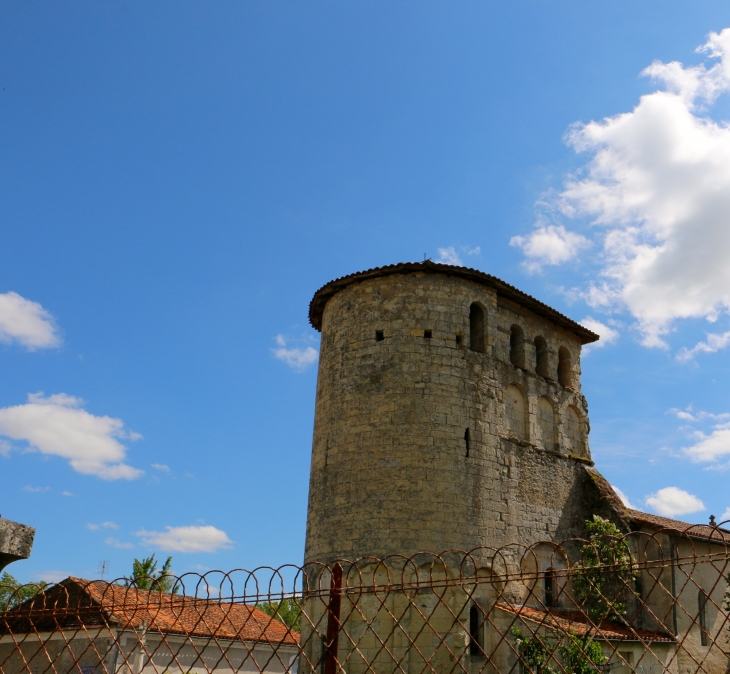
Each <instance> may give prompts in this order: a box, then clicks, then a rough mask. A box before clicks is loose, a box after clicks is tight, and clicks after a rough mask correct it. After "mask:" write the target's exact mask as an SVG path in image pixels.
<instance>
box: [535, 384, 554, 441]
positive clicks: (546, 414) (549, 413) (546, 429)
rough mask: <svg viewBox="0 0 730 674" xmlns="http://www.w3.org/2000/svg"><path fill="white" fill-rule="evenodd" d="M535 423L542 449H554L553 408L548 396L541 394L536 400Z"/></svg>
mask: <svg viewBox="0 0 730 674" xmlns="http://www.w3.org/2000/svg"><path fill="white" fill-rule="evenodd" d="M537 425H538V427H539V429H540V440H541V441H542V446H543V449H547V450H551V451H553V450H555V448H556V445H557V438H556V437H555V408H554V407H553V403H552V402H551V400H550V398H547V397H545V396H541V397H540V398H539V399H538V401H537Z"/></svg>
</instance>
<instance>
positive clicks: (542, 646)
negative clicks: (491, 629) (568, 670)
mask: <svg viewBox="0 0 730 674" xmlns="http://www.w3.org/2000/svg"><path fill="white" fill-rule="evenodd" d="M512 636H513V637H514V638H515V645H516V646H517V652H518V653H519V654H520V661H521V662H522V666H523V668H524V671H525V672H530V673H531V674H555V672H556V671H557V670H556V669H555V667H553V666H552V665H551V664H550V660H551V658H552V655H553V653H554V652H555V646H554V645H553V646H552V648H551V647H550V643H549V642H548V640H547V639H545V638H544V637H543V638H540V637H539V636H538V635H535V636H533V637H526V636H524V635H523V634H522V632H521V631H520V630H519V628H518V627H513V628H512Z"/></svg>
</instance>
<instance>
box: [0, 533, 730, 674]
mask: <svg viewBox="0 0 730 674" xmlns="http://www.w3.org/2000/svg"><path fill="white" fill-rule="evenodd" d="M729 551H730V533H727V532H726V531H724V530H723V529H721V528H718V527H707V526H704V527H699V528H697V529H696V530H693V529H688V530H686V531H685V532H683V533H678V532H676V531H657V532H652V533H645V532H635V533H632V534H629V535H627V536H622V537H617V536H613V535H609V534H606V533H603V534H601V533H600V532H599V533H598V534H596V535H595V536H592V537H591V539H590V540H577V539H576V540H569V541H564V542H563V543H562V544H560V545H558V544H555V543H550V542H545V543H539V544H536V545H531V546H529V547H523V546H518V545H511V546H507V547H505V548H501V549H498V550H497V549H488V548H480V549H476V550H472V551H470V552H463V551H455V550H452V551H447V552H443V553H440V554H431V553H422V554H418V555H414V556H411V557H398V556H392V557H388V558H385V559H378V558H364V559H359V560H357V561H344V560H340V561H338V562H333V563H329V564H309V565H307V566H305V567H296V566H286V567H281V568H277V569H273V568H259V569H256V570H254V571H244V570H236V571H231V572H228V573H222V572H217V571H215V572H209V573H206V574H204V575H194V574H186V575H184V576H180V577H169V578H165V579H164V582H162V584H158V585H157V586H155V582H154V581H152V580H151V579H145V582H144V583H140V585H146V586H149V585H150V584H151V585H152V587H148V589H142V588H141V587H139V586H137V585H135V584H133V583H130V582H129V581H125V580H124V579H122V580H119V581H112V582H109V581H99V580H96V581H89V580H82V579H79V578H68V579H66V580H64V581H62V582H61V583H58V584H54V585H48V586H45V587H43V588H41V587H37V586H35V587H34V586H24V587H23V588H11V587H4V588H3V587H0V601H1V602H2V607H3V608H4V610H3V612H2V613H0V671H2V672H3V674H19V673H20V672H30V673H32V674H43V673H46V672H47V673H49V674H50V673H54V674H66V673H67V672H69V673H70V672H76V673H77V674H92V673H93V674H107V673H108V674H112V673H113V674H117V673H118V672H124V674H153V673H157V672H180V673H185V674H187V673H189V672H194V673H196V674H204V673H208V672H299V673H302V674H304V673H315V672H316V673H317V674H320V673H322V674H337V673H343V672H347V673H349V674H356V673H360V672H374V673H377V674H381V673H383V674H384V673H386V672H387V673H389V672H403V673H408V674H414V673H420V672H432V673H438V674H445V673H447V672H469V673H475V672H493V673H496V672H515V673H517V672H540V673H545V674H549V673H551V672H572V673H579V674H582V673H587V672H595V671H598V672H609V671H610V672H616V673H617V674H625V673H628V672H647V673H653V672H656V673H657V674H658V673H660V672H675V673H677V674H679V673H680V672H681V673H684V672H712V673H713V674H725V673H726V672H728V671H730V670H729V669H728V667H729V665H728V662H729V656H730V642H729V641H728V637H730V631H729V630H730V622H729V619H728V609H729V608H730V607H729V606H728V602H729V601H730V595H728V574H729V572H730V554H729ZM158 582H159V581H158ZM160 590H163V591H160Z"/></svg>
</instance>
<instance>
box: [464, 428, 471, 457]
mask: <svg viewBox="0 0 730 674" xmlns="http://www.w3.org/2000/svg"><path fill="white" fill-rule="evenodd" d="M464 444H465V445H466V455H467V456H469V451H470V450H471V447H470V437H469V429H468V428H467V429H466V430H465V431H464Z"/></svg>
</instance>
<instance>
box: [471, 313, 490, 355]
mask: <svg viewBox="0 0 730 674" xmlns="http://www.w3.org/2000/svg"><path fill="white" fill-rule="evenodd" d="M484 323H485V321H484V309H482V308H481V307H480V306H479V305H478V304H476V302H475V303H474V304H472V305H471V307H469V348H470V349H471V350H472V351H481V352H482V353H483V352H484V351H485V349H486V340H485V338H484Z"/></svg>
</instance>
